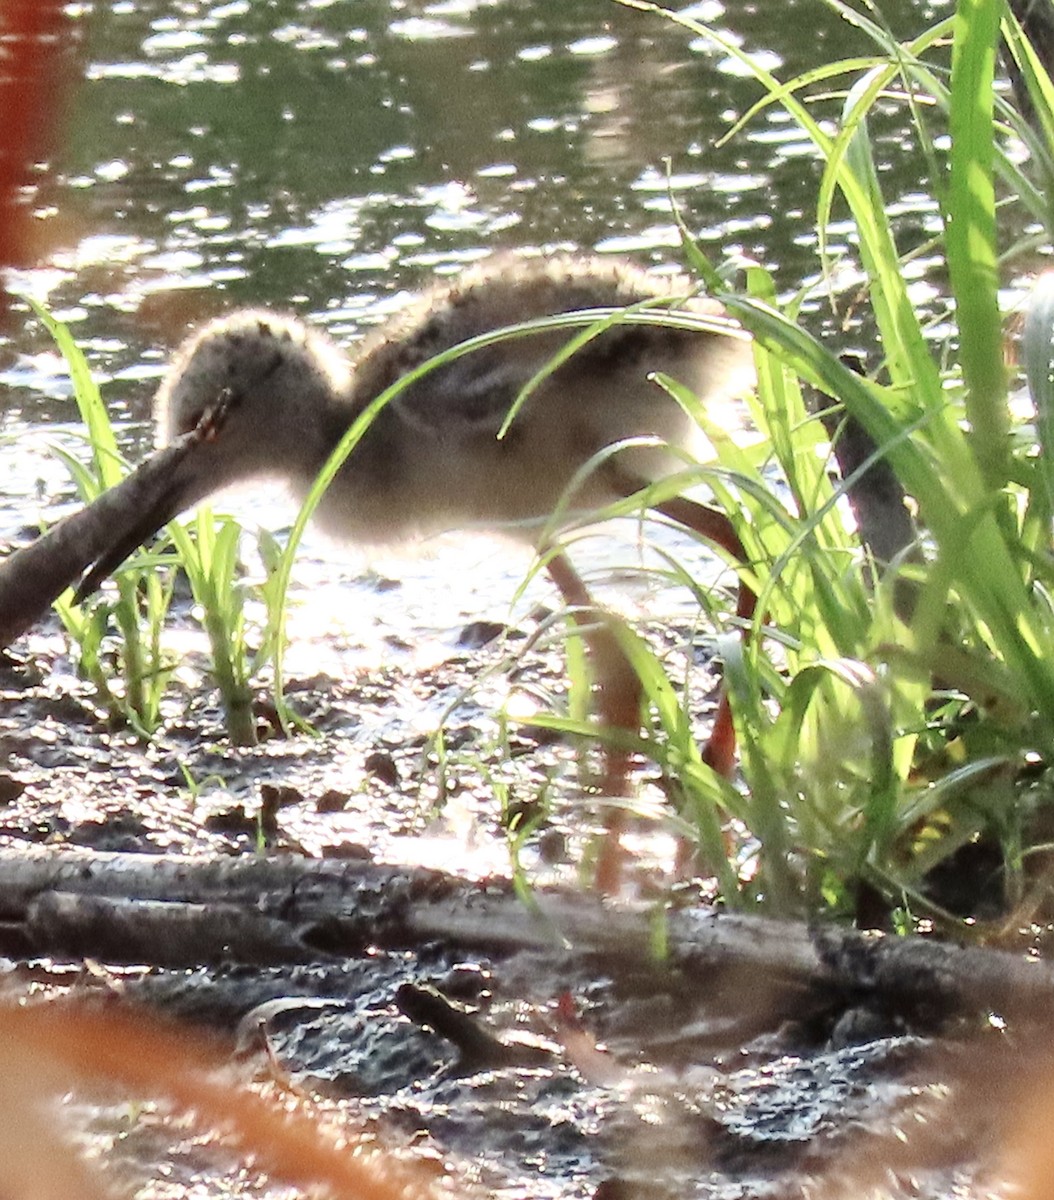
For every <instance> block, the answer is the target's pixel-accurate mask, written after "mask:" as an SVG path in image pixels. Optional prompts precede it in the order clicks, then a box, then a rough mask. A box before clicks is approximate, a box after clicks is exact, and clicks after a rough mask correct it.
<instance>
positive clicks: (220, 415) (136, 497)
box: [73, 392, 232, 604]
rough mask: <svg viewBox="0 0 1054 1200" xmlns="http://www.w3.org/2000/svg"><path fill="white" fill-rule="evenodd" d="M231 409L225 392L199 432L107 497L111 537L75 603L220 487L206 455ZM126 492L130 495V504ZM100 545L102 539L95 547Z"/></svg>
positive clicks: (92, 560) (91, 563)
mask: <svg viewBox="0 0 1054 1200" xmlns="http://www.w3.org/2000/svg"><path fill="white" fill-rule="evenodd" d="M231 406H232V397H231V396H230V394H229V393H226V392H224V393H221V395H220V397H219V398H218V400H217V402H216V404H215V405H213V406H212V407H211V408H209V409H207V410H206V411H205V413H204V415H203V416H202V418H201V420H200V421H198V423H197V425H196V426H195V427H194V429H192V430H191V431H190V432H189V433H185V434H183V435H182V436H181V437H179V438H177V439H176V440H175V441H174V442H172V443H171V444H170V445H168V446H166V447H165V448H164V449H163V450H158V451H157V452H156V453H154V454H153V455H151V456H150V458H148V459H146V461H145V462H142V463H140V465H139V466H138V467H137V468H136V469H135V471H133V472H132V474H131V475H129V476H128V477H127V478H126V479H124V480H122V481H121V483H119V484H118V485H117V487H115V488H111V489H110V491H109V492H107V493H105V496H106V497H107V498H109V501H110V505H109V508H110V511H109V518H110V522H111V523H110V526H109V536H108V537H107V538H106V540H105V543H104V544H101V545H100V546H99V549H98V552H97V553H93V554H92V556H91V558H90V559H88V560H87V561H86V562H85V564H84V566H85V568H86V569H85V571H84V574H83V576H82V577H81V580H80V583H79V584H78V585H77V589H76V591H75V592H74V594H73V599H74V602H75V603H77V604H79V603H81V601H83V600H85V599H87V597H88V596H90V595H91V594H92V593H93V592H95V591H96V590H97V589H98V587H99V585H100V584H101V583H102V581H103V580H104V579H106V577H107V576H108V575H111V574H112V573H113V572H114V571H116V570H117V568H118V567H119V566H120V565H121V563H123V562H124V561H125V559H126V558H128V556H129V555H130V554H132V553H133V552H134V551H135V550H137V549H138V548H139V547H140V546H141V545H142V544H143V543H144V542H146V541H147V540H149V539H150V538H151V537H153V535H154V534H155V533H157V531H158V530H159V529H161V528H162V527H163V526H165V525H167V524H168V522H169V521H171V520H173V519H174V518H175V517H177V516H179V514H180V513H181V512H184V511H185V510H186V509H188V508H190V507H191V506H192V505H194V504H197V503H198V501H199V500H203V499H204V498H205V497H206V496H207V495H209V493H210V492H212V491H214V490H215V489H216V487H217V486H219V482H220V481H219V480H217V478H216V474H215V461H214V460H212V458H211V456H210V455H208V454H206V453H203V448H204V447H205V446H206V445H208V444H210V443H212V442H214V441H215V440H216V439H217V437H219V436H220V434H221V431H222V428H223V425H224V422H225V421H226V419H227V416H228V414H229V411H230V408H231ZM122 493H125V495H126V499H124V500H122V497H121V494H122ZM102 499H103V497H100V500H102ZM96 503H99V501H96ZM92 507H94V506H92ZM89 512H90V510H89ZM98 542H101V539H99V538H97V539H95V542H93V544H95V543H98Z"/></svg>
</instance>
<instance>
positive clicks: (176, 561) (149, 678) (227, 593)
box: [29, 300, 276, 745]
mask: <svg viewBox="0 0 1054 1200" xmlns="http://www.w3.org/2000/svg"><path fill="white" fill-rule="evenodd" d="M29 303H30V304H31V305H32V307H33V310H34V312H35V313H36V314H37V316H38V317H39V318H40V320H41V321H42V322H43V324H44V325H45V326H46V328H47V329H48V331H49V332H50V333H51V335H52V337H53V338H54V340H55V343H56V345H57V346H58V348H59V350H60V351H61V353H62V355H63V357H64V358H65V360H66V364H67V366H68V368H69V372H70V378H71V381H72V383H73V394H74V399H75V401H76V404H77V408H78V411H79V413H80V416H81V420H82V422H83V424H84V427H85V431H86V437H87V441H88V444H89V446H90V448H91V461H90V464H88V465H85V464H84V463H82V462H81V461H80V459H79V458H78V457H77V456H76V455H74V454H71V453H70V452H68V451H66V450H64V449H61V448H56V453H57V454H58V455H59V456H60V457H61V458H62V460H63V462H64V463H65V465H66V468H67V469H68V470H69V472H70V475H71V477H72V478H73V480H74V483H75V484H76V487H77V491H78V493H79V495H80V498H81V500H82V501H84V503H86V504H89V503H91V501H92V500H94V499H95V498H96V497H97V496H98V495H99V494H100V493H101V492H103V491H105V490H106V489H108V488H110V487H113V486H114V485H115V484H116V483H118V482H119V481H120V480H121V479H122V478H123V477H124V475H125V474H126V473H127V470H128V468H127V465H126V463H125V462H124V459H123V458H122V456H121V454H120V451H119V450H118V447H117V440H116V437H115V436H114V431H113V427H112V425H111V423H110V418H109V414H108V413H107V410H106V406H105V404H104V403H103V400H102V397H101V395H100V393H99V388H98V386H97V384H96V383H95V381H94V379H93V378H92V375H91V371H90V369H89V367H88V364H87V362H86V360H85V358H84V355H83V352H82V351H81V350H80V348H79V347H78V346H77V344H76V342H75V340H74V339H73V337H72V335H71V334H70V331H69V330H68V329H67V327H66V326H65V325H63V324H62V323H61V322H60V321H57V320H56V319H55V318H54V317H53V316H52V315H51V314H50V313H49V312H47V310H46V309H44V308H43V307H42V306H41V305H39V304H37V303H36V302H34V301H32V300H30V301H29ZM168 534H169V536H168V539H166V540H165V541H162V543H161V545H160V547H159V548H158V549H149V550H144V551H139V552H138V553H137V554H135V555H133V556H132V557H131V558H130V559H129V560H128V562H126V563H125V564H124V565H123V566H122V567H121V568H120V570H119V571H117V572H116V575H115V589H116V598H115V599H114V598H112V596H111V595H110V594H109V593H107V594H103V595H97V596H93V597H90V598H89V599H88V600H86V601H85V602H84V603H83V604H76V603H74V601H73V599H72V592H70V591H67V592H66V593H65V594H64V595H63V596H61V597H60V598H59V599H58V601H56V604H55V608H56V611H57V612H58V614H59V617H60V619H61V620H62V622H63V625H64V626H65V628H66V631H67V633H68V634H69V636H70V638H71V640H72V642H73V644H74V645H75V646H76V648H77V654H78V660H79V669H80V671H81V673H82V674H83V675H84V676H85V678H87V679H88V680H89V681H90V682H91V684H92V685H93V687H94V688H95V689H96V692H97V694H98V696H99V698H100V700H101V701H102V703H103V704H104V706H105V707H106V709H107V711H108V713H109V715H110V718H111V720H112V721H114V722H115V723H121V724H128V725H129V726H131V727H132V728H133V729H134V730H135V731H136V732H137V733H138V734H139V735H140V736H142V737H145V738H149V737H152V736H153V735H154V734H155V733H156V731H157V729H158V727H159V725H160V723H161V702H162V699H163V697H164V695H165V691H166V688H167V686H168V683H169V680H170V679H171V676H172V673H173V671H174V670H175V666H176V662H175V658H174V656H173V655H172V654H170V653H167V652H166V651H165V650H164V649H163V647H162V631H163V628H164V624H165V619H166V617H167V614H168V610H169V607H170V604H171V600H172V594H173V587H174V583H175V579H176V577H177V573H178V571H180V570H182V571H183V572H184V574H185V575H186V577H187V579H188V581H189V583H190V587H191V591H192V593H193V595H194V600H195V602H196V605H197V612H198V614H199V616H200V620H201V624H202V626H203V628H204V630H205V632H206V634H207V636H208V639H209V644H210V647H211V650H212V673H213V676H214V679H215V682H216V686H217V689H218V691H219V693H220V699H221V703H222V706H223V711H224V718H225V724H226V727H227V733H228V736H229V737H230V739H231V741H232V742H233V743H234V744H235V745H252V744H254V743H255V741H256V729H255V723H254V720H253V715H252V707H251V704H252V697H253V691H252V681H253V679H254V678H255V676H256V675H257V673H258V672H259V671H260V670H261V668H262V667H263V666H264V665H265V664H266V662H267V660H268V658H269V657H270V654H271V644H270V642H269V641H268V640H267V639H266V637H263V636H262V635H261V638H260V641H261V645H260V647H259V648H258V650H257V651H256V652H253V651H252V650H251V648H250V645H249V627H248V624H247V619H246V613H245V604H246V599H247V597H248V593H249V592H250V591H251V590H252V589H251V588H250V587H249V586H248V585H247V584H245V583H244V582H243V580H242V578H241V563H240V558H239V548H240V542H241V534H242V530H241V527H240V526H239V525H238V523H237V522H236V521H235V520H234V519H233V518H232V517H228V516H215V515H214V514H213V512H212V510H211V509H210V508H207V507H205V508H202V509H200V510H199V511H198V512H197V513H196V514H195V515H194V517H193V518H192V519H191V520H190V521H189V522H187V523H186V524H180V523H179V522H172V523H171V524H170V526H169V530H168ZM260 547H261V556H262V557H264V559H265V564H266V561H267V558H268V555H270V557H271V558H272V559H273V558H274V557H275V556H276V552H275V551H274V549H273V548H272V543H271V541H269V540H267V539H265V538H261V543H260ZM269 582H270V580H269V578H268V580H266V581H265V582H264V583H263V584H262V585H259V587H258V591H259V594H260V598H261V599H262V600H263V602H264V604H265V606H266V607H267V609H268V610H269V609H270V597H271V593H272V589H271V587H270V586H269ZM114 633H116V635H117V636H116V638H114V637H113V636H112V635H113V634H114ZM111 647H115V654H116V661H117V663H118V668H119V669H118V672H117V673H115V672H114V671H113V670H112V669H111V667H110V666H109V661H110V655H109V650H110V648H111Z"/></svg>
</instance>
